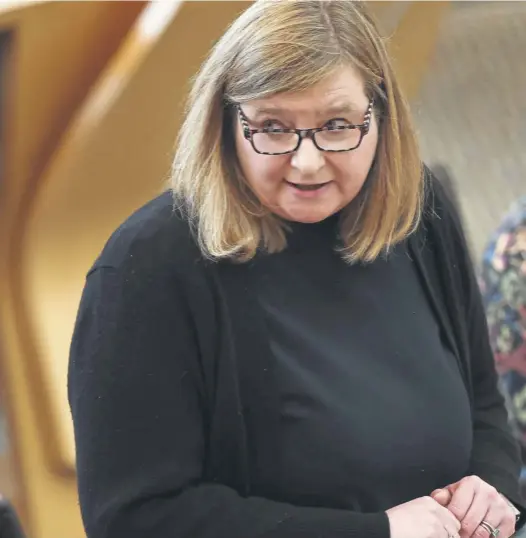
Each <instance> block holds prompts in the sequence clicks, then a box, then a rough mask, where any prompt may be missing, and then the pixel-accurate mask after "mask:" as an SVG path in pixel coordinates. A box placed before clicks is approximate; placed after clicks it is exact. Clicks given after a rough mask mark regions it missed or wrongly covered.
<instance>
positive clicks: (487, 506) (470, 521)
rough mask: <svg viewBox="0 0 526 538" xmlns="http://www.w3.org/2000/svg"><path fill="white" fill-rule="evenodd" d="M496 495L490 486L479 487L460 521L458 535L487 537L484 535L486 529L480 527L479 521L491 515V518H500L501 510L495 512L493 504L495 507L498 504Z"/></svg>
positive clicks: (467, 537)
mask: <svg viewBox="0 0 526 538" xmlns="http://www.w3.org/2000/svg"><path fill="white" fill-rule="evenodd" d="M497 496H498V494H497V492H496V491H495V492H493V490H492V489H490V488H481V489H480V490H479V491H478V492H477V493H476V494H475V498H474V499H473V502H472V503H471V506H470V508H469V510H468V512H467V514H466V515H465V516H464V519H463V520H462V522H461V524H462V526H461V532H460V536H461V537H462V538H472V537H473V538H487V536H485V534H487V531H486V530H485V529H483V528H481V527H480V523H481V522H482V521H484V520H485V519H486V518H487V517H491V518H492V519H493V520H495V519H499V520H500V519H502V516H503V513H502V511H500V512H499V513H498V514H497V513H496V511H495V509H494V505H496V506H497V507H498V506H499V505H500V502H499V501H498V499H497ZM497 509H498V508H497ZM492 513H493V514H494V515H492Z"/></svg>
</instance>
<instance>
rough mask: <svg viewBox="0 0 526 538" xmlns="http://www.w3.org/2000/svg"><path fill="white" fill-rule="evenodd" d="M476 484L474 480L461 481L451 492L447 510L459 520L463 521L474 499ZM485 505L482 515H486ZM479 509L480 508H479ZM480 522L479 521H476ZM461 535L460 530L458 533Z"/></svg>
mask: <svg viewBox="0 0 526 538" xmlns="http://www.w3.org/2000/svg"><path fill="white" fill-rule="evenodd" d="M477 487H478V484H477V482H476V481H474V480H465V481H462V482H461V484H460V485H459V487H458V488H457V490H456V491H454V492H453V495H452V496H451V500H450V501H449V504H448V510H449V511H450V512H451V513H452V514H453V515H454V516H455V517H456V518H457V519H458V520H459V521H460V522H462V521H464V519H465V517H466V515H467V513H468V511H469V509H470V508H471V505H472V503H473V502H474V500H475V496H476V493H477ZM487 508H488V507H487V506H486V507H484V508H483V512H482V516H481V517H483V516H485V515H486V512H487ZM479 510H480V508H479ZM478 523H480V521H478V522H477V525H478ZM460 535H461V536H462V532H461V533H460ZM467 536H469V535H467Z"/></svg>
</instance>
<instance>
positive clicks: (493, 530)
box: [480, 521, 500, 538]
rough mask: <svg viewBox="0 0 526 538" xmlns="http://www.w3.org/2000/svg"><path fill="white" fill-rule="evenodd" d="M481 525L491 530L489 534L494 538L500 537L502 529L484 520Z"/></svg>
mask: <svg viewBox="0 0 526 538" xmlns="http://www.w3.org/2000/svg"><path fill="white" fill-rule="evenodd" d="M480 526H481V527H482V528H483V529H485V530H487V531H488V532H489V535H490V536H491V537H492V538H498V536H499V534H500V529H496V528H495V527H494V526H493V525H490V524H489V523H488V522H487V521H482V523H481V524H480Z"/></svg>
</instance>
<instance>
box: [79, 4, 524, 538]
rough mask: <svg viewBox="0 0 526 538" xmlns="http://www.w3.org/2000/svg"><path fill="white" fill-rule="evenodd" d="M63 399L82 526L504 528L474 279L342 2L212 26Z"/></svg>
mask: <svg viewBox="0 0 526 538" xmlns="http://www.w3.org/2000/svg"><path fill="white" fill-rule="evenodd" d="M69 398H70V405H71V410H72V415H73V421H74V427H75V439H76V450H77V454H76V455H77V460H76V461H77V473H78V484H79V495H80V506H81V509H82V515H83V520H84V524H85V527H86V531H87V534H88V537H89V538H124V537H126V538H144V537H155V538H320V537H327V538H351V537H354V538H365V537H367V538H457V537H458V536H460V537H462V538H472V537H476V538H488V537H491V538H497V537H500V538H509V536H511V535H512V534H513V532H514V529H515V524H516V517H517V514H518V512H519V511H518V510H517V507H519V506H521V499H520V497H519V494H518V474H519V467H520V460H519V454H518V448H517V444H516V441H515V439H514V438H513V436H512V434H511V432H510V431H509V429H508V424H507V416H506V409H505V406H504V402H503V399H502V397H501V395H500V393H499V391H498V388H497V376H496V372H495V366H494V361H493V356H492V352H491V348H490V345H489V340H488V337H487V327H486V322H485V315H484V310H483V307H482V302H481V299H480V292H479V289H478V286H477V282H476V278H475V276H474V272H473V270H472V267H471V263H470V261H469V254H468V252H467V248H466V244H465V241H464V237H463V235H462V231H461V227H460V224H459V221H458V218H457V216H456V212H455V209H454V207H453V205H452V204H451V203H450V202H449V199H448V197H447V196H446V195H445V194H444V191H443V188H441V187H440V184H439V183H438V182H437V181H436V180H435V179H434V178H433V176H432V174H431V173H430V172H429V170H427V169H426V168H425V167H424V166H423V165H422V162H421V158H420V155H419V151H418V147H417V142H416V138H415V134H414V130H413V126H412V123H411V118H410V114H409V110H408V106H407V104H406V101H405V100H404V97H403V95H402V92H401V90H400V86H399V83H398V81H397V79H396V76H395V74H394V72H393V69H392V67H391V62H390V60H389V57H388V54H387V52H386V49H385V46H384V42H383V40H382V38H381V37H380V35H379V33H378V31H377V29H376V27H375V24H374V22H373V21H372V19H371V17H370V16H369V14H368V12H367V10H366V6H365V5H364V3H362V2H351V1H345V2H338V1H300V2H264V1H263V2H262V1H259V2H255V3H253V4H252V5H251V7H249V8H248V10H247V11H246V12H244V13H243V14H242V15H241V16H240V17H239V18H238V19H237V20H236V21H235V22H234V23H233V25H232V26H231V27H230V28H229V29H228V30H227V32H226V33H225V34H224V36H223V37H222V38H221V39H220V40H219V42H218V43H217V44H216V45H215V47H214V49H213V50H212V52H211V54H210V56H209V57H208V58H207V60H206V61H205V62H204V64H203V66H202V68H201V70H200V73H199V74H198V76H197V78H196V80H195V83H194V86H193V89H192V92H191V95H190V99H189V104H188V109H187V115H186V119H185V122H184V125H183V126H182V129H181V132H180V137H179V141H178V148H177V152H176V156H175V163H174V169H173V178H172V188H171V190H170V191H167V192H165V193H164V194H162V195H160V196H159V197H157V198H156V199H155V200H153V201H151V202H149V203H148V204H146V205H145V206H144V207H142V208H141V209H139V210H138V211H137V212H136V213H134V214H133V215H132V216H131V217H130V218H129V219H128V220H126V222H125V223H123V224H122V225H121V226H120V227H119V228H118V229H117V230H116V231H115V233H114V234H113V235H112V237H111V238H110V239H109V241H108V243H107V244H106V246H105V247H104V249H103V251H102V253H101V254H100V256H99V258H98V259H97V260H96V261H95V263H94V265H93V267H92V268H91V269H90V271H89V273H88V276H87V281H86V285H85V289H84V293H83V297H82V301H81V304H80V307H79V312H78V317H77V322H76V327H75V332H74V335H73V340H72V345H71V357H70V369H69Z"/></svg>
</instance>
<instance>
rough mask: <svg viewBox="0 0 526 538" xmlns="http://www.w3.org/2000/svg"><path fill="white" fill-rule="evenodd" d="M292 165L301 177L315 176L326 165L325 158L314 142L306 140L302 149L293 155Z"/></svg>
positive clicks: (303, 141)
mask: <svg viewBox="0 0 526 538" xmlns="http://www.w3.org/2000/svg"><path fill="white" fill-rule="evenodd" d="M291 164H292V166H293V167H294V168H296V169H297V170H298V172H300V173H301V175H304V176H309V175H314V174H316V173H317V172H318V171H319V170H320V169H321V168H322V167H323V165H324V164H325V157H324V156H323V152H322V151H320V150H319V149H318V148H317V147H316V146H315V145H314V142H313V141H312V140H310V139H309V138H304V139H303V140H302V141H301V144H300V147H299V148H298V149H297V151H296V152H294V153H293V154H292V159H291Z"/></svg>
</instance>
